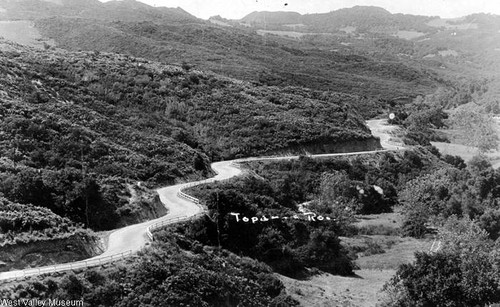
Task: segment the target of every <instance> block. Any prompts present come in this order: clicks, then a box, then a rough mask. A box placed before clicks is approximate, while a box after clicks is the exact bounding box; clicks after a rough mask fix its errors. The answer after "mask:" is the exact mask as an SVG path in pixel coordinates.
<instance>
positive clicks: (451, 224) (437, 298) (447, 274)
mask: <svg viewBox="0 0 500 307" xmlns="http://www.w3.org/2000/svg"><path fill="white" fill-rule="evenodd" d="M438 237H439V239H440V245H439V246H441V248H440V249H439V250H437V251H435V252H434V253H421V252H418V253H416V254H415V257H416V261H415V262H414V263H413V264H404V265H402V266H401V267H400V268H399V269H398V271H397V272H396V275H395V276H394V277H393V278H392V279H391V280H390V281H389V282H388V283H387V284H386V285H385V286H384V290H385V291H386V293H388V294H389V297H388V301H387V302H386V304H385V306H394V307H395V306H398V307H400V306H408V307H410V306H436V307H440V306H458V307H462V306H463V307H466V306H485V305H488V304H491V303H498V302H500V279H499V276H498V262H499V260H500V259H499V258H500V257H499V255H498V251H497V248H495V246H493V244H492V242H491V241H490V240H489V239H488V235H487V233H486V232H485V231H484V230H482V229H481V228H480V227H479V226H477V225H476V224H475V223H474V222H473V221H471V220H469V219H458V218H456V217H452V218H450V219H449V220H448V221H447V222H446V223H445V225H444V226H443V228H442V229H441V230H440V232H439V236H438Z"/></svg>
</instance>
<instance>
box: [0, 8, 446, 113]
mask: <svg viewBox="0 0 500 307" xmlns="http://www.w3.org/2000/svg"><path fill="white" fill-rule="evenodd" d="M30 1H35V2H37V3H38V4H37V5H38V6H43V7H44V9H43V10H42V11H43V12H44V13H42V14H38V11H40V10H33V11H32V10H30V7H35V6H27V5H23V3H24V2H16V3H17V7H16V6H15V5H14V4H15V3H14V2H10V6H9V7H7V6H6V5H5V7H6V8H5V11H6V12H4V13H3V19H5V20H19V19H22V20H28V21H30V22H32V23H33V25H34V29H36V31H38V32H39V33H40V38H39V40H47V41H48V42H49V43H48V46H46V47H49V46H50V45H52V46H54V45H55V46H57V47H59V48H64V49H67V50H72V51H80V50H82V51H83V50H88V51H95V50H96V51H101V52H116V53H122V54H127V55H131V56H135V57H143V58H147V59H149V60H154V61H159V62H163V63H177V64H181V63H183V62H186V63H188V64H190V65H192V66H194V67H196V68H197V69H199V70H204V71H213V72H216V73H219V74H223V75H226V76H230V77H234V78H238V79H242V80H246V81H251V82H258V83H260V84H264V85H277V86H281V87H285V86H301V87H307V88H311V89H314V90H321V91H326V90H328V91H335V92H341V93H348V94H353V93H355V94H356V95H359V96H361V97H366V99H367V100H369V103H368V105H371V106H370V107H369V108H370V109H372V110H374V112H370V111H367V112H366V114H363V115H364V116H366V117H371V116H373V115H374V114H377V112H382V111H383V110H387V108H388V106H387V104H388V103H389V102H391V101H393V100H394V99H395V98H398V97H407V99H411V98H412V97H416V96H418V95H426V94H431V93H433V92H434V91H435V90H436V88H437V87H438V86H447V83H446V82H447V80H443V78H441V76H440V72H439V71H436V69H435V68H434V67H433V66H431V67H428V66H426V65H422V63H419V62H415V61H412V60H408V59H406V58H405V59H401V58H399V57H397V56H395V54H396V53H394V52H393V51H391V54H390V56H388V55H387V52H386V51H384V50H381V49H383V47H384V46H385V44H384V43H382V44H381V45H382V48H380V46H379V45H375V44H372V43H371V42H372V39H370V40H366V41H364V40H359V39H358V40H356V42H354V41H353V40H347V41H344V40H343V37H344V36H345V35H343V36H342V39H339V38H337V37H329V38H328V39H327V40H324V38H323V37H322V36H317V37H316V36H310V35H308V36H307V37H304V39H301V40H296V39H290V38H286V37H280V36H276V35H262V34H263V33H262V32H261V30H260V28H259V27H255V28H252V27H250V28H249V27H243V26H240V25H239V23H238V22H236V23H235V22H232V21H228V22H230V23H231V24H233V25H234V26H233V27H227V26H223V25H218V24H214V23H212V22H208V21H202V20H199V19H196V18H191V17H192V16H191V17H190V16H187V15H186V14H185V13H184V12H182V11H180V10H179V9H166V8H156V7H150V6H147V5H144V4H141V3H139V2H135V1H119V2H118V1H111V2H107V3H104V4H101V3H96V2H95V1H89V2H88V3H87V2H86V4H85V3H82V4H80V6H82V5H84V6H85V8H84V9H81V8H80V9H78V7H75V10H73V11H71V6H70V5H69V3H70V2H68V1H67V0H66V1H62V3H65V4H66V5H59V6H58V5H56V4H50V3H49V4H47V2H40V0H30ZM46 6H49V7H50V8H45V7H46ZM61 10H63V11H61ZM269 14H271V15H273V16H274V15H275V14H276V13H269ZM342 14H344V13H342ZM0 15H1V14H0ZM257 15H259V14H258V13H257ZM282 15H283V16H281V17H280V20H281V19H283V20H287V19H289V18H290V16H292V17H291V18H292V19H293V16H297V15H298V14H294V13H286V14H282ZM352 15H355V16H357V17H356V18H357V19H358V20H362V19H363V18H364V17H365V16H364V15H363V12H357V11H355V12H353V13H352ZM0 18H2V16H0ZM301 18H302V17H301ZM394 18H396V17H394ZM405 18H406V17H400V19H401V20H405ZM335 19H336V17H335ZM417 19H418V18H417ZM425 20H427V19H425ZM326 22H327V23H330V21H326ZM401 23H402V22H401ZM222 24H225V23H224V22H222ZM0 26H1V24H0ZM397 26H399V24H397ZM427 28H431V27H427ZM288 30H290V28H288ZM23 31H27V29H24V30H23ZM264 34H265V33H264ZM268 34H269V33H268ZM367 38H368V37H367ZM331 39H333V40H331ZM350 44H352V46H350ZM372 45H373V48H374V49H375V51H377V52H366V49H367V47H370V48H372V47H371V46H372ZM380 51H382V53H383V54H380ZM362 109H368V108H366V107H364V105H363V107H362Z"/></svg>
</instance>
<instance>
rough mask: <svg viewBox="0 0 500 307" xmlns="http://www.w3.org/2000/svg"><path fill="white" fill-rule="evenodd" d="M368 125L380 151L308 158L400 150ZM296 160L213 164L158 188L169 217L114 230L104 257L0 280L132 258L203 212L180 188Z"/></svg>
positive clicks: (378, 127) (382, 128)
mask: <svg viewBox="0 0 500 307" xmlns="http://www.w3.org/2000/svg"><path fill="white" fill-rule="evenodd" d="M367 126H368V127H369V128H370V129H371V131H372V134H373V135H374V136H376V137H379V138H380V143H381V145H382V147H383V149H380V150H373V151H363V152H350V153H332V154H318V155H310V157H313V158H321V157H335V156H348V155H361V154H371V153H379V152H382V151H392V150H401V149H403V148H402V146H396V145H394V144H392V143H389V138H390V136H389V135H388V131H390V130H391V129H392V128H391V126H387V125H386V124H385V120H370V121H368V122H367ZM298 158H299V156H284V157H256V158H244V159H236V160H230V161H221V162H214V163H212V164H211V167H212V169H213V170H214V171H215V173H216V174H217V175H216V176H214V177H212V178H209V179H205V180H200V181H196V182H191V183H183V184H177V185H173V186H168V187H165V188H161V189H158V190H157V192H158V194H159V196H160V200H161V202H162V203H163V204H164V205H165V206H166V207H167V208H168V210H169V212H168V214H166V215H165V216H162V217H160V218H157V219H154V220H151V221H147V222H143V223H139V224H134V225H130V226H126V227H123V228H120V229H117V230H115V231H114V232H112V233H111V234H110V235H109V240H108V246H107V249H106V251H105V252H104V253H103V254H101V255H99V256H96V257H92V258H89V259H86V260H82V261H76V262H71V263H64V264H58V265H52V266H44V267H39V268H31V269H25V270H14V271H8V272H2V273H0V280H4V281H6V280H12V279H19V278H24V277H27V276H34V275H41V274H47V273H54V272H61V271H69V270H74V269H81V268H88V267H95V266H99V265H101V264H104V263H109V262H112V261H116V260H119V259H123V258H124V257H128V256H130V255H133V254H135V253H136V252H137V251H139V250H140V249H142V248H143V247H144V246H146V245H147V244H148V243H149V242H150V240H151V239H152V236H151V232H150V230H151V229H153V228H155V227H159V226H163V225H167V224H173V223H176V222H179V221H182V220H187V219H190V218H193V217H196V216H197V215H199V214H203V213H204V209H203V208H202V207H201V206H200V205H199V203H198V202H197V201H196V200H195V199H194V200H195V201H193V200H189V199H188V198H189V196H187V195H185V194H183V193H182V192H181V190H182V189H184V188H187V187H189V186H194V185H198V184H204V183H210V182H215V181H221V180H227V179H230V178H233V177H235V176H239V175H241V174H242V170H241V169H239V168H238V166H237V164H238V163H241V162H246V161H257V160H259V161H262V160H286V159H288V160H292V159H298ZM150 236H151V237H150Z"/></svg>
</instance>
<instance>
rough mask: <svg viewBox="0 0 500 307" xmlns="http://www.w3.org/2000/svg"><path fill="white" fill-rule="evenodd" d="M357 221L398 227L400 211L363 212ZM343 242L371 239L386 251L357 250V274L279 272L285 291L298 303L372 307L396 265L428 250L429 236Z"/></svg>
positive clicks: (355, 241)
mask: <svg viewBox="0 0 500 307" xmlns="http://www.w3.org/2000/svg"><path fill="white" fill-rule="evenodd" d="M363 218H364V220H362V221H360V222H359V223H358V225H364V226H366V225H372V226H373V225H383V226H386V227H388V226H389V227H390V226H394V227H398V226H400V223H401V215H400V214H399V213H398V212H396V213H389V214H377V215H367V216H363ZM342 241H343V243H344V244H346V245H349V246H353V245H359V244H360V243H361V244H362V242H366V241H372V242H374V243H376V244H377V245H379V246H380V247H382V248H383V249H384V251H385V252H383V253H377V254H373V255H363V254H358V257H359V258H358V259H357V260H356V264H357V265H358V266H359V268H360V269H359V270H356V271H355V274H356V276H353V277H345V276H338V275H332V274H327V273H324V274H321V275H316V276H313V277H311V278H309V279H307V280H296V279H292V278H288V277H286V276H282V275H279V278H280V280H281V281H282V282H283V284H284V285H285V287H286V289H287V293H288V294H289V295H291V296H292V297H293V298H295V299H296V300H297V301H299V302H300V304H301V306H311V307H312V306H325V307H326V306H345V307H354V306H356V307H368V306H370V307H374V306H376V305H377V304H378V303H380V302H381V301H382V300H383V293H382V292H381V290H382V288H383V286H384V284H385V283H386V282H387V281H389V280H390V279H391V277H392V276H393V275H394V274H395V273H396V270H397V268H398V267H399V265H401V264H403V263H410V262H412V261H413V259H414V253H415V252H416V251H429V249H430V247H431V246H432V242H433V241H432V239H430V238H427V239H421V240H417V239H414V238H402V237H400V236H395V235H390V236H385V235H361V236H356V237H353V238H342Z"/></svg>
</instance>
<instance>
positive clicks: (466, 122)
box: [450, 109, 499, 153]
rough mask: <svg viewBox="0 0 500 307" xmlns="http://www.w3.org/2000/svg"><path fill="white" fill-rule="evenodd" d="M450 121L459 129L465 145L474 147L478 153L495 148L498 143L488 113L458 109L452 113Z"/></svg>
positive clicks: (491, 119)
mask: <svg viewBox="0 0 500 307" xmlns="http://www.w3.org/2000/svg"><path fill="white" fill-rule="evenodd" d="M450 123H451V126H452V128H453V129H456V130H458V131H459V134H460V136H461V137H462V138H463V142H464V144H465V145H468V146H472V147H476V148H477V149H478V151H479V152H480V153H484V152H488V151H490V150H493V149H496V148H497V147H498V144H499V138H498V133H497V131H496V129H495V121H494V119H493V117H492V116H491V115H490V114H483V113H479V112H477V111H473V110H466V109H459V110H458V111H456V112H455V113H453V114H452V116H451V118H450Z"/></svg>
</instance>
